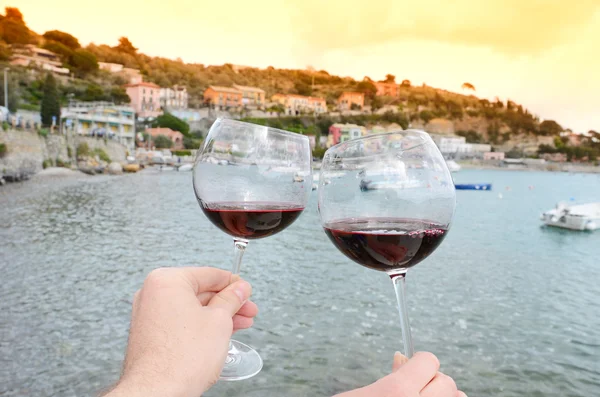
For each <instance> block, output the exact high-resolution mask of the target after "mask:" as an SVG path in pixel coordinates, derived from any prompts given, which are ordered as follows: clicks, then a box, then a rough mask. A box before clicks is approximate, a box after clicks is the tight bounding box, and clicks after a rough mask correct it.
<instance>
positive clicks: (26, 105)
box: [17, 103, 40, 112]
mask: <svg viewBox="0 0 600 397" xmlns="http://www.w3.org/2000/svg"><path fill="white" fill-rule="evenodd" d="M17 109H23V110H31V111H33V112H39V111H40V105H34V104H31V103H19V104H18V105H17Z"/></svg>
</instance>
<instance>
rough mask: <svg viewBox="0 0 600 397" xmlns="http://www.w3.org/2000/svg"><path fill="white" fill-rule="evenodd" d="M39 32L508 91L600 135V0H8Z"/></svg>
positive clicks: (206, 57)
mask: <svg viewBox="0 0 600 397" xmlns="http://www.w3.org/2000/svg"><path fill="white" fill-rule="evenodd" d="M6 5H8V6H12V7H18V8H19V9H20V10H21V12H22V13H23V15H24V17H25V21H26V22H27V24H28V26H29V27H30V29H32V30H34V31H36V32H37V33H40V34H41V33H43V32H45V31H47V30H53V29H58V30H62V31H65V32H68V33H71V34H72V35H74V36H76V37H77V38H79V40H80V42H82V44H88V43H90V42H94V43H96V44H109V45H116V43H117V40H118V38H119V37H121V36H127V37H128V38H129V39H130V40H131V41H132V42H133V44H134V45H135V46H136V47H138V48H139V50H140V51H141V52H143V53H146V54H148V55H153V56H163V57H167V58H172V59H176V58H181V59H182V60H183V61H185V62H198V63H203V64H205V65H220V64H223V63H233V64H239V65H248V66H255V67H267V66H274V67H279V68H305V67H307V66H312V67H314V68H315V69H317V70H321V69H325V70H327V71H329V72H330V73H332V74H337V75H342V76H352V77H354V78H356V79H362V78H363V77H364V76H369V77H371V78H372V79H374V80H380V79H383V78H384V76H385V75H386V74H388V73H390V74H393V75H395V76H396V80H397V81H401V80H404V79H408V80H410V81H411V82H412V83H413V85H415V84H417V85H420V84H422V83H425V84H427V85H429V86H433V87H437V88H443V89H446V90H449V91H455V92H461V85H462V83H464V82H469V83H471V84H473V85H474V86H475V88H476V92H475V94H476V95H477V96H479V97H483V98H489V99H493V98H495V97H499V98H500V99H502V100H506V99H511V100H513V101H516V102H517V103H521V104H523V105H525V106H526V107H527V108H528V109H529V110H530V111H531V112H533V113H534V114H536V115H538V116H539V117H540V118H541V119H553V120H556V121H557V122H558V123H559V124H561V125H562V126H563V127H565V128H572V129H573V130H574V131H577V132H584V131H588V130H590V129H594V130H596V131H600V0H575V1H567V0H453V1H450V0H437V1H436V0H418V1H407V0H368V1H367V0H345V1H343V0H250V1H249V0H244V1H239V0H221V1H206V0H200V1H198V0H169V1H164V0H126V1H123V0H102V1H101V2H99V1H97V0H94V1H92V0H52V1H44V0H12V1H11V0H8V1H7V3H6Z"/></svg>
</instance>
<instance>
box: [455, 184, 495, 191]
mask: <svg viewBox="0 0 600 397" xmlns="http://www.w3.org/2000/svg"><path fill="white" fill-rule="evenodd" d="M454 187H455V188H456V190H492V184H491V183H457V184H455V185H454Z"/></svg>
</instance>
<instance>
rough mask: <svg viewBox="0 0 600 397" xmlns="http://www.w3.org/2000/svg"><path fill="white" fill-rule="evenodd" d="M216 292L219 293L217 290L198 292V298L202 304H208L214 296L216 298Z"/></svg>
mask: <svg viewBox="0 0 600 397" xmlns="http://www.w3.org/2000/svg"><path fill="white" fill-rule="evenodd" d="M216 294H217V293H216V292H212V291H205V292H200V293H199V294H198V300H199V301H200V304H201V305H202V306H206V305H208V302H210V300H211V299H212V298H214V296H215V295H216Z"/></svg>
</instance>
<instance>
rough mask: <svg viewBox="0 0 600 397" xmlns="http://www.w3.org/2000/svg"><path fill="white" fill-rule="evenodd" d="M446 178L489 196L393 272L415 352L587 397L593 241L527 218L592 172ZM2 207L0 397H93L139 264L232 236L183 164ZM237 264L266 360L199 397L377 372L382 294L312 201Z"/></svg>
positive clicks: (597, 323) (495, 386)
mask: <svg viewBox="0 0 600 397" xmlns="http://www.w3.org/2000/svg"><path fill="white" fill-rule="evenodd" d="M455 179H456V180H457V182H492V183H494V191H492V192H458V207H457V213H456V218H455V222H454V225H453V227H452V229H451V231H450V233H449V236H448V238H447V239H446V240H445V241H444V243H443V244H442V246H441V247H440V248H439V249H438V252H436V253H434V254H433V255H432V256H431V257H430V258H429V259H428V260H427V261H425V262H424V263H422V264H420V265H418V266H417V267H416V268H415V269H412V270H411V272H409V278H408V289H409V305H410V308H411V309H410V310H411V313H410V315H411V320H412V325H413V334H414V337H415V344H416V347H417V349H421V350H430V351H433V352H434V353H436V354H437V355H438V356H439V357H440V359H441V361H442V365H443V367H442V370H443V371H445V372H447V373H449V374H450V375H452V376H453V377H454V378H455V379H456V381H457V383H458V384H459V386H461V388H463V389H464V390H465V391H466V392H467V394H469V395H471V396H506V397H509V396H510V397H513V396H515V397H516V396H552V397H558V396H561V397H562V396H593V395H597V394H598V391H599V390H600V309H599V306H598V304H597V302H598V298H597V297H598V292H599V290H600V287H598V280H600V266H598V258H600V233H599V232H596V233H570V232H566V231H561V230H554V229H546V228H540V227H539V221H538V215H539V213H540V212H541V211H543V210H546V209H549V208H551V207H552V206H554V204H555V203H556V202H557V201H559V200H564V199H568V198H569V197H576V198H577V200H578V201H582V202H585V201H594V200H595V201H597V200H598V199H599V197H600V177H598V176H596V175H574V176H570V175H568V174H554V173H518V172H499V171H463V172H461V173H459V174H456V175H455ZM529 185H534V186H535V189H534V190H529V189H528V186H529ZM505 186H511V190H510V191H507V190H505V189H504V187H505ZM500 192H501V193H503V198H502V199H499V198H498V193H500ZM0 208H1V210H0V272H1V273H0V274H1V275H2V284H1V287H0V313H1V314H0V395H2V396H83V395H93V394H94V393H95V392H97V391H99V390H100V389H101V388H103V387H105V386H107V385H110V384H111V382H114V381H115V380H116V379H117V377H118V375H119V371H120V364H121V360H122V356H123V351H124V347H125V342H126V335H127V328H128V322H129V313H130V303H131V296H132V295H133V292H134V291H135V290H136V289H137V288H139V286H140V284H141V282H142V280H143V278H144V276H145V275H146V274H147V273H148V272H149V271H150V270H151V269H153V268H155V267H159V266H176V265H177V266H183V265H188V266H194V265H213V266H219V267H222V268H225V269H228V268H229V265H230V260H231V254H232V246H231V245H232V244H231V240H230V238H229V237H228V236H226V235H225V234H224V233H221V232H219V231H218V230H217V229H216V228H215V227H214V226H212V225H211V224H210V223H209V222H208V221H207V220H206V218H205V217H204V216H203V215H202V212H201V211H200V209H199V208H198V204H197V202H196V201H195V198H194V194H193V191H192V186H191V174H190V173H185V174H184V173H181V174H179V173H164V174H157V173H151V172H147V173H141V174H135V175H124V176H122V177H90V178H85V179H82V180H73V179H66V180H46V181H44V182H43V183H34V182H32V181H30V182H27V183H25V184H20V185H12V186H8V187H3V188H2V189H0ZM214 258H221V259H220V260H219V261H217V262H215V260H214ZM242 273H243V275H244V277H245V278H247V279H248V280H249V281H250V282H251V283H252V284H253V286H254V300H255V301H256V302H257V303H258V305H259V306H260V309H261V313H260V315H259V317H258V318H257V320H256V325H255V327H254V329H252V330H250V331H245V332H241V333H240V334H239V336H237V338H238V339H240V340H241V341H244V342H247V343H250V344H252V345H254V346H255V347H256V348H257V349H258V350H259V352H260V354H261V355H262V357H263V359H264V360H265V367H264V369H263V372H262V373H261V374H260V375H259V376H257V377H255V378H253V379H250V380H246V381H243V382H234V383H222V384H218V385H217V386H215V387H214V388H213V389H212V390H211V391H210V392H209V393H207V394H206V395H207V396H223V395H232V396H234V395H244V396H267V395H269V396H270V395H272V396H281V395H285V396H305V395H310V396H325V395H331V394H334V393H335V392H339V391H343V390H348V389H351V388H355V387H358V386H362V385H364V384H367V383H370V382H372V381H374V380H375V379H377V378H379V377H380V376H382V375H384V374H385V373H387V372H388V371H389V367H390V365H391V358H392V354H393V352H394V351H395V350H399V349H400V348H401V339H400V329H399V323H398V320H397V314H396V312H395V308H394V297H393V291H392V287H391V285H389V281H388V279H387V277H386V276H385V275H383V274H381V273H378V272H375V271H372V270H368V269H364V268H362V267H360V266H358V265H355V264H354V263H351V262H350V261H349V260H347V259H346V258H345V257H344V256H342V255H341V254H340V253H339V252H337V251H335V249H334V248H333V246H332V245H331V243H330V242H329V241H328V240H327V238H326V236H325V234H324V233H323V232H322V231H321V230H320V226H319V223H318V216H317V213H316V195H314V194H313V196H312V197H311V203H310V205H309V207H308V209H307V211H305V213H304V214H303V215H302V216H301V217H300V219H299V220H298V221H297V222H296V223H295V224H293V225H292V226H291V227H290V228H289V229H288V230H286V231H285V232H283V233H281V234H279V235H277V236H274V237H271V238H268V239H265V240H259V241H253V242H251V244H250V246H249V249H248V252H247V255H246V257H245V263H244V265H243V266H242Z"/></svg>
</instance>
